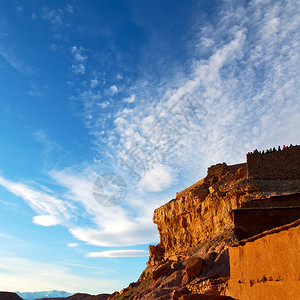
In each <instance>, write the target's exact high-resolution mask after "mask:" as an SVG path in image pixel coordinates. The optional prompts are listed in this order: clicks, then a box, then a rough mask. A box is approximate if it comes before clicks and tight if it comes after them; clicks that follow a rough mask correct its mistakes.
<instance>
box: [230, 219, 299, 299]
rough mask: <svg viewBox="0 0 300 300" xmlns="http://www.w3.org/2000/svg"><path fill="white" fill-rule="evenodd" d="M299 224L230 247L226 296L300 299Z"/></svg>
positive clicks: (295, 223) (297, 222)
mask: <svg viewBox="0 0 300 300" xmlns="http://www.w3.org/2000/svg"><path fill="white" fill-rule="evenodd" d="M299 236H300V220H298V221H296V222H294V223H293V224H291V225H288V226H287V225H286V226H283V227H282V228H279V229H278V228H277V229H274V230H273V231H270V232H266V233H265V234H261V235H259V236H257V237H256V238H252V239H249V241H246V242H244V243H241V242H240V245H238V246H234V247H229V258H230V280H229V281H228V290H227V292H226V294H227V295H229V296H231V297H233V298H235V299H240V300H253V299H264V300H268V299H270V300H271V299H272V300H276V299H278V300H279V299H280V300H282V299H299V295H300V284H299V282H300V281H299V280H300V268H299V266H300V239H299Z"/></svg>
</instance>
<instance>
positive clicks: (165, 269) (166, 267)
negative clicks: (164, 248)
mask: <svg viewBox="0 0 300 300" xmlns="http://www.w3.org/2000/svg"><path fill="white" fill-rule="evenodd" d="M170 271H171V265H170V263H169V262H166V263H164V264H163V265H160V266H158V267H157V268H156V269H155V270H154V271H153V272H152V278H153V279H154V280H157V279H158V278H159V277H161V276H163V275H165V274H167V273H169V272H170Z"/></svg>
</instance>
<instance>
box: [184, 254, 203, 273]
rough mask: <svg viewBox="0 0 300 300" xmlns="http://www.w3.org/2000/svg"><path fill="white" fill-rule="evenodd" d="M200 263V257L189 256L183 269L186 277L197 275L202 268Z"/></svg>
mask: <svg viewBox="0 0 300 300" xmlns="http://www.w3.org/2000/svg"><path fill="white" fill-rule="evenodd" d="M202 265H203V262H202V259H201V258H199V257H196V256H194V257H191V258H189V259H188V261H187V263H186V267H185V271H186V274H187V276H188V278H193V277H195V276H197V275H199V273H200V272H201V269H202Z"/></svg>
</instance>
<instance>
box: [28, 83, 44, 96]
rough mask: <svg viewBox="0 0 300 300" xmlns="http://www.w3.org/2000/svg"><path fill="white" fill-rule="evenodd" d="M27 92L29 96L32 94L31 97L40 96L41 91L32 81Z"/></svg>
mask: <svg viewBox="0 0 300 300" xmlns="http://www.w3.org/2000/svg"><path fill="white" fill-rule="evenodd" d="M27 94H28V95H30V96H33V97H41V96H42V93H41V91H40V90H39V89H38V87H37V86H36V85H35V84H34V83H32V84H31V87H30V90H29V91H27Z"/></svg>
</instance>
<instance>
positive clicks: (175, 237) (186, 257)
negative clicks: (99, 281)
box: [109, 153, 300, 300]
mask: <svg viewBox="0 0 300 300" xmlns="http://www.w3.org/2000/svg"><path fill="white" fill-rule="evenodd" d="M267 155H269V153H268V154H267ZM269 157H270V156H269ZM297 158H298V156H297ZM266 172H267V171H266ZM272 172H273V169H272ZM299 195H300V180H299V179H298V178H295V179H293V178H292V179H291V178H289V179H284V180H282V179H279V180H278V178H277V179H276V180H275V179H274V180H273V179H269V180H265V179H258V178H255V177H254V176H251V177H250V176H248V164H247V163H244V164H238V165H232V166H228V165H227V164H226V163H222V164H217V165H214V166H212V167H210V168H208V171H207V176H206V177H205V178H203V179H202V180H200V181H198V182H197V183H195V184H194V185H192V186H190V187H189V188H187V189H185V190H183V191H182V192H180V193H177V195H176V198H175V199H172V200H171V201H169V202H168V203H166V204H165V205H163V206H161V207H159V208H157V209H156V210H155V211H154V216H153V221H154V223H155V224H156V225H157V228H158V231H159V234H160V243H159V244H158V245H156V246H150V247H149V254H150V256H149V261H148V263H147V268H146V269H145V270H144V272H143V273H142V275H141V276H140V278H139V280H138V281H137V282H135V283H131V284H130V285H129V286H128V287H127V288H125V289H123V290H121V291H120V292H115V293H114V294H112V295H111V296H110V297H109V299H114V300H117V299H125V298H128V299H135V300H137V299H159V300H164V299H232V298H228V297H229V296H225V294H227V295H230V293H229V292H228V287H227V286H228V279H229V277H230V267H229V251H228V248H229V247H230V246H233V245H235V244H236V243H237V242H238V241H239V240H241V239H243V238H244V237H249V236H253V235H254V234H257V233H261V232H263V231H265V230H268V229H270V228H273V227H275V226H281V225H283V224H287V223H290V222H293V221H294V220H297V219H299V218H300V209H299V207H300V196H299ZM291 212H292V214H291ZM241 216H242V217H241ZM272 216H275V217H272ZM255 218H256V219H255ZM251 220H260V222H256V223H257V224H254V226H252V225H253V224H252V223H253V222H251ZM251 224H252V225H251ZM250 225H251V226H250ZM241 299H242V298H241ZM245 299H246V298H245Z"/></svg>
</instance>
